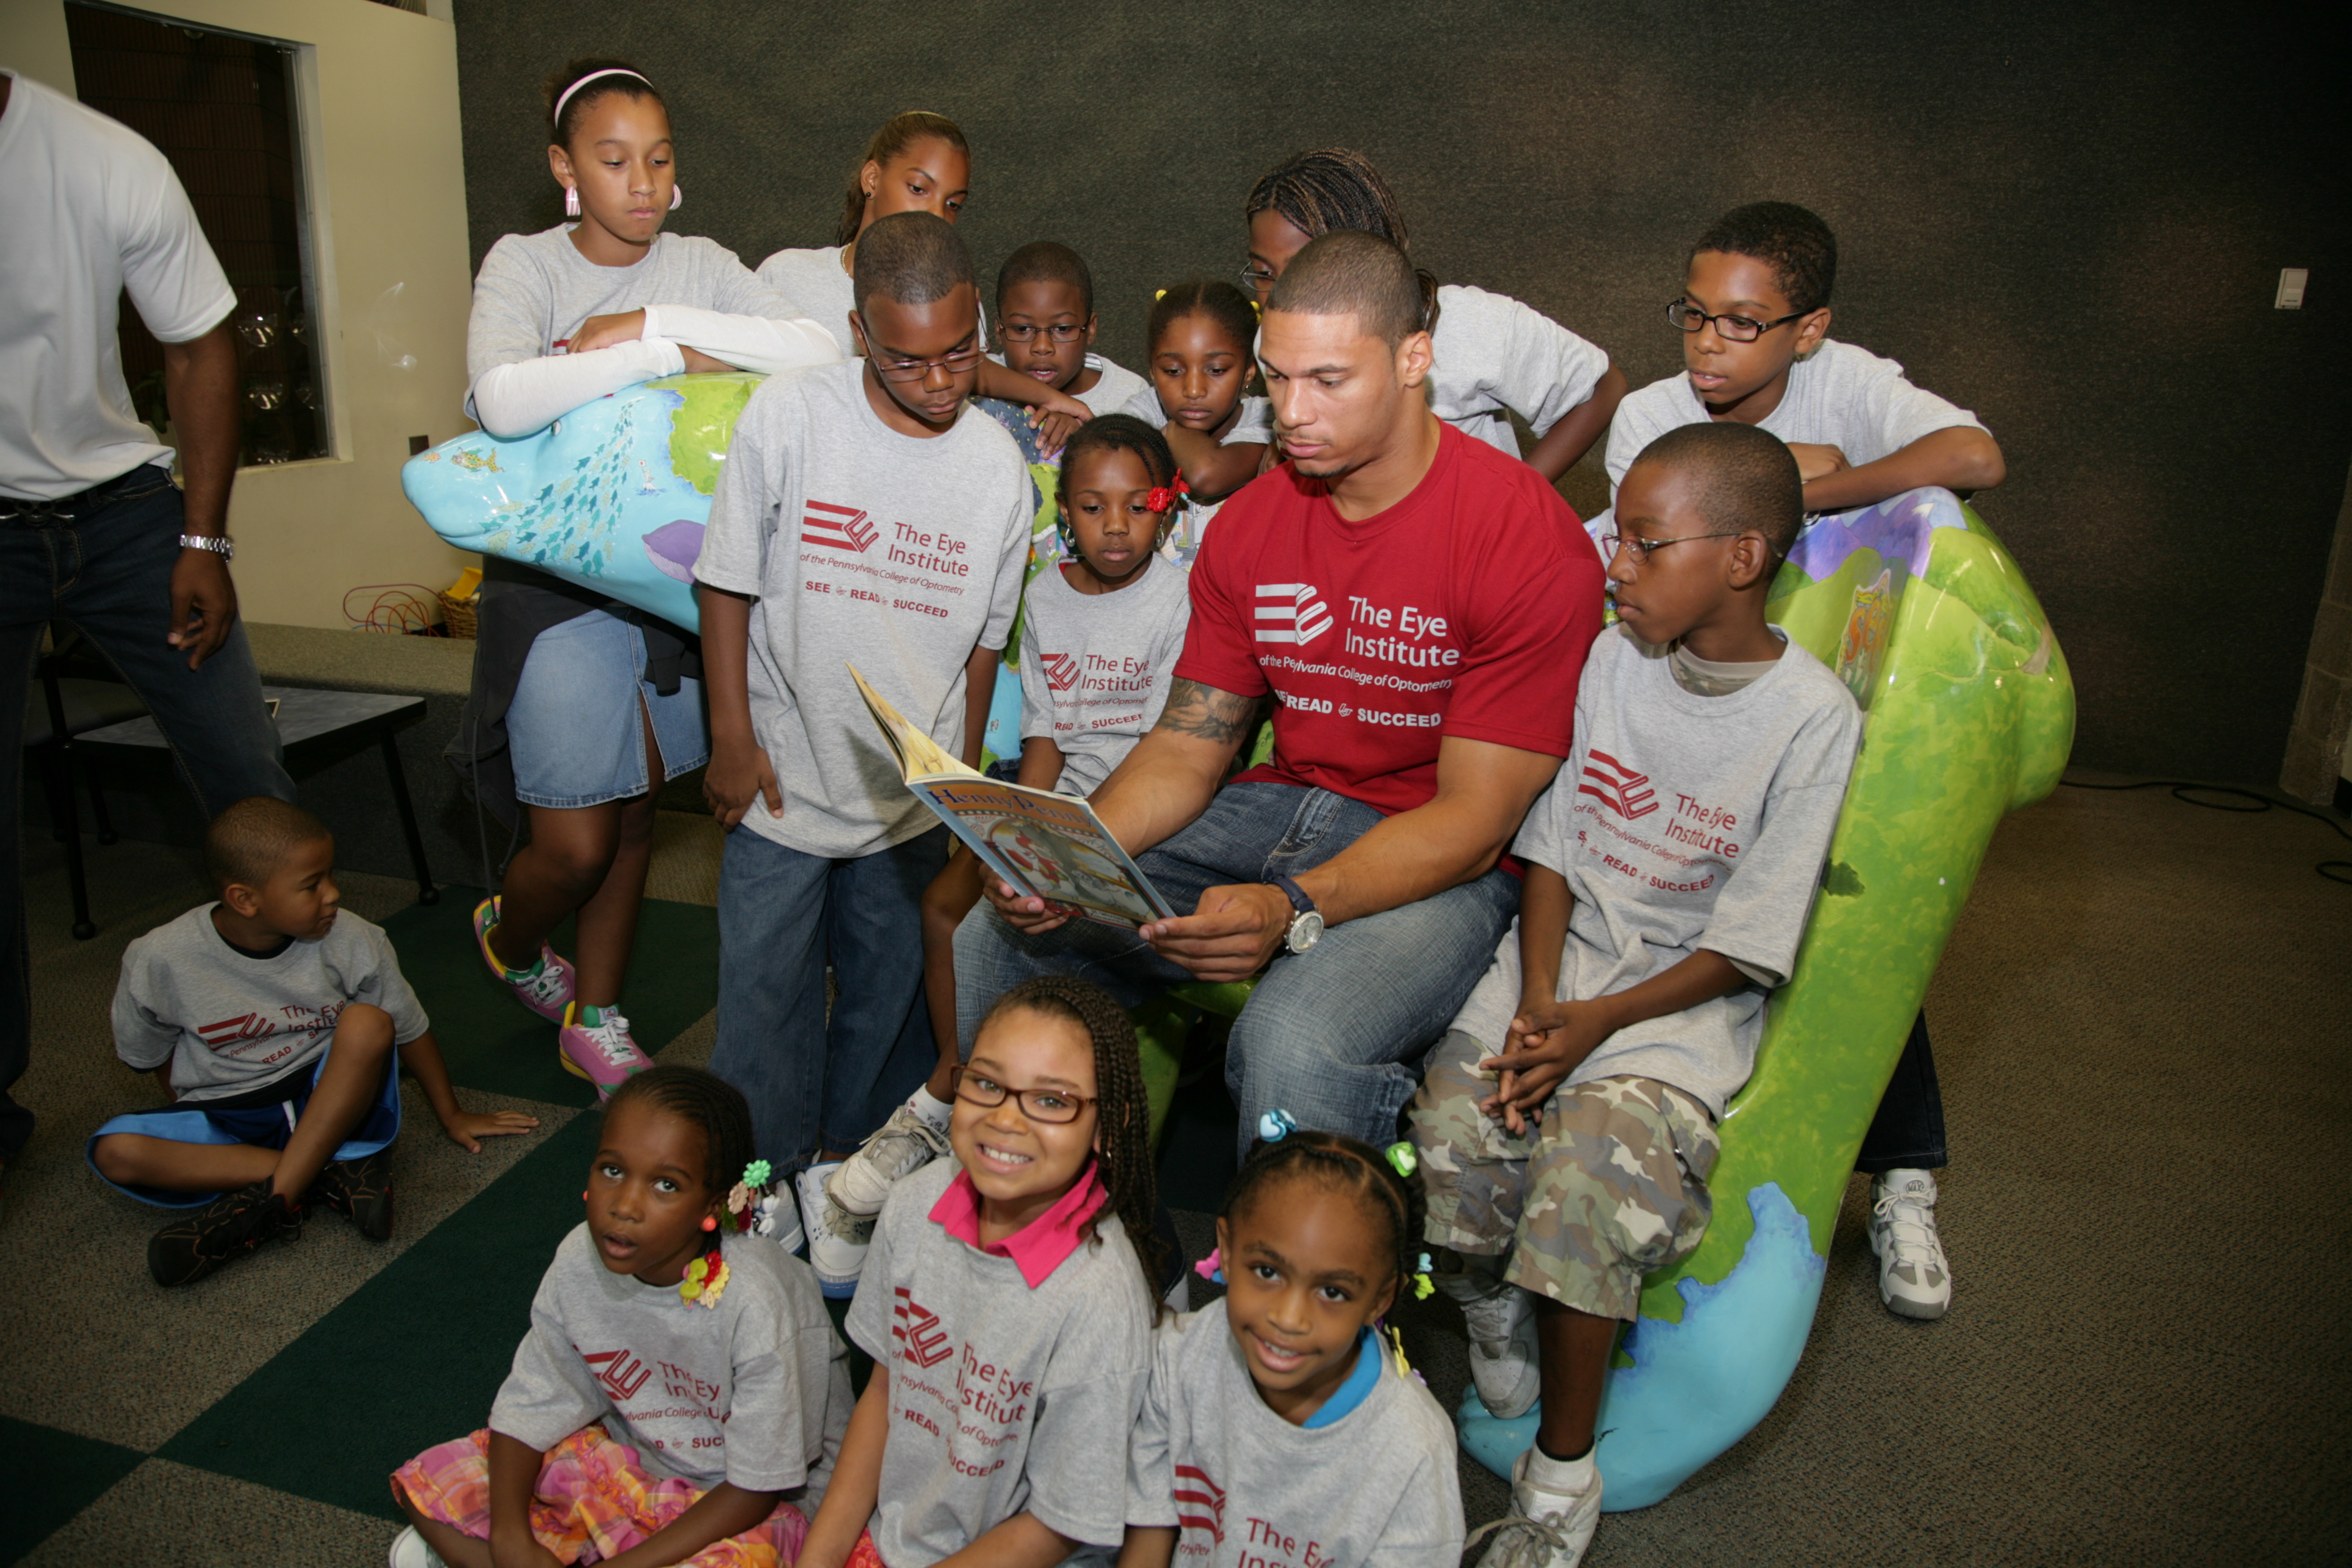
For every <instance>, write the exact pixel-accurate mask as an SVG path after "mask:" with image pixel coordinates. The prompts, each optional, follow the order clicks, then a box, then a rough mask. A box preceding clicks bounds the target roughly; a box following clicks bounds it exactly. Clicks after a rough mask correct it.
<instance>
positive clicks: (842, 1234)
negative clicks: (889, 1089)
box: [801, 1089, 953, 1299]
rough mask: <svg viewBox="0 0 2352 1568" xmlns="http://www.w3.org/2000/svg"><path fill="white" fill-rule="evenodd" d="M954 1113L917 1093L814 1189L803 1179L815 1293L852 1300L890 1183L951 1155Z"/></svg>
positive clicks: (825, 1168) (827, 1169)
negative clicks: (950, 1121) (950, 1131)
mask: <svg viewBox="0 0 2352 1568" xmlns="http://www.w3.org/2000/svg"><path fill="white" fill-rule="evenodd" d="M951 1110H952V1107H950V1106H949V1105H947V1104H945V1103H943V1102H941V1101H940V1100H933V1099H932V1098H931V1092H930V1090H929V1089H916V1090H915V1092H914V1093H913V1094H912V1095H910V1096H908V1100H907V1103H906V1104H904V1105H902V1106H900V1107H899V1108H898V1110H894V1111H892V1112H891V1113H890V1120H889V1121H885V1122H884V1123H883V1124H882V1128H881V1131H878V1132H877V1133H875V1134H874V1136H872V1137H871V1138H868V1139H867V1140H866V1142H864V1143H862V1144H860V1145H859V1146H858V1150H857V1152H856V1153H855V1154H852V1155H851V1156H850V1157H849V1158H848V1159H846V1160H844V1161H841V1162H839V1163H836V1164H831V1165H821V1166H818V1167H816V1171H817V1172H819V1173H822V1174H820V1175H819V1176H818V1178H817V1180H816V1181H815V1182H814V1183H811V1182H810V1181H809V1178H808V1176H807V1175H803V1178H802V1180H803V1186H802V1189H801V1208H802V1211H803V1218H805V1219H806V1220H807V1222H808V1231H809V1264H810V1266H811V1267H812V1268H814V1269H815V1270H816V1279H817V1285H818V1287H819V1288H820V1289H823V1290H824V1293H825V1294H826V1295H828V1296H832V1297H835V1298H836V1299H838V1298H840V1297H844V1296H848V1295H851V1294H854V1293H855V1292H856V1289H857V1276H858V1275H859V1274H860V1273H861V1272H863V1271H864V1269H865V1268H866V1248H867V1247H869V1246H870V1245H872V1243H873V1240H874V1219H875V1216H876V1215H879V1214H880V1213H881V1212H882V1200H883V1199H885V1198H887V1197H888V1196H889V1195H890V1184H892V1183H893V1182H896V1181H898V1179H899V1178H901V1177H903V1176H908V1175H911V1174H912V1173H915V1172H916V1171H919V1170H920V1169H922V1168H923V1167H924V1166H925V1165H928V1164H929V1163H931V1162H932V1161H933V1160H936V1159H939V1158H940V1157H941V1156H942V1155H946V1154H950V1153H952V1152H953V1150H952V1149H951V1148H950V1145H949V1143H948V1117H949V1115H950V1111H951Z"/></svg>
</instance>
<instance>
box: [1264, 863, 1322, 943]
mask: <svg viewBox="0 0 2352 1568" xmlns="http://www.w3.org/2000/svg"><path fill="white" fill-rule="evenodd" d="M1266 880H1267V881H1268V882H1269V883H1271V884H1272V885H1273V886H1275V887H1276V888H1278V889H1281V890H1282V896H1283V897H1284V898H1286V899H1288V900H1290V907H1291V909H1292V910H1294V911H1296V912H1294V913H1293V914H1292V915H1291V917H1290V924H1289V925H1288V926H1287V927H1286V929H1285V930H1284V931H1283V933H1282V945H1283V946H1285V947H1286V948H1288V949H1289V950H1290V951H1291V952H1306V951H1307V949H1308V948H1310V947H1313V946H1314V945H1315V944H1316V943H1317V942H1321V941H1322V940H1323V911H1322V910H1318V909H1317V908H1316V907H1315V900H1313V899H1310V898H1308V897H1307V889H1304V888H1302V887H1300V886H1299V885H1298V884H1297V882H1295V881H1293V880H1291V879H1289V878H1288V877H1286V876H1283V875H1282V874H1281V873H1279V872H1277V873H1276V874H1275V875H1274V876H1271V877H1268V878H1267V879H1266Z"/></svg>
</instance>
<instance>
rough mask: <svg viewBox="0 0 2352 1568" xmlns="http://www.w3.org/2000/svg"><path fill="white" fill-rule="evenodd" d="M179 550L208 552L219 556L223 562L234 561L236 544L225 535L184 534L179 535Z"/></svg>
mask: <svg viewBox="0 0 2352 1568" xmlns="http://www.w3.org/2000/svg"><path fill="white" fill-rule="evenodd" d="M180 548H181V549H183V550H209V551H211V552H213V553H214V554H215V555H217V556H219V557H220V558H221V559H222V560H223V561H234V560H236V542H234V541H232V540H231V539H230V538H229V537H228V535H226V534H225V533H222V534H211V533H184V534H182V535H180Z"/></svg>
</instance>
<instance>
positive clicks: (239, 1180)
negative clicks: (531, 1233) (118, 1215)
mask: <svg viewBox="0 0 2352 1568" xmlns="http://www.w3.org/2000/svg"><path fill="white" fill-rule="evenodd" d="M204 856H205V874H206V875H207V876H208V877H210V878H211V879H212V883H213V886H214V888H215V890H216V891H217V892H218V893H219V895H220V897H219V899H218V900H217V901H215V902H213V903H209V904H202V905H199V906H198V907H196V908H195V909H193V910H189V911H188V912H187V913H185V914H184V915H182V916H180V917H179V918H178V919H177V920H174V921H169V922H167V923H165V924H163V925H161V926H158V927H156V928H155V929H154V930H153V931H149V932H148V933H147V934H146V935H145V936H142V937H141V938H140V939H139V940H138V941H136V942H132V943H131V946H130V948H129V949H128V950H127V951H126V952H124V953H123V955H122V978H121V982H120V983H119V984H117V986H116V987H115V992H114V1048H115V1053H116V1054H117V1055H118V1056H120V1057H121V1058H122V1059H123V1061H125V1062H126V1063H128V1064H129V1065H130V1066H131V1067H134V1068H139V1069H141V1070H142V1071H152V1072H153V1073H154V1074H155V1076H156V1077H157V1078H158V1079H161V1080H162V1081H163V1087H164V1088H165V1089H166V1090H167V1091H169V1093H170V1094H171V1096H172V1100H173V1103H172V1104H171V1105H170V1106H168V1107H165V1108H164V1109H163V1110H143V1111H132V1112H131V1113H130V1114H128V1115H124V1116H117V1117H115V1118H113V1119H112V1120H111V1121H108V1122H107V1123H106V1124H105V1125H104V1126H102V1127H100V1129H99V1130H98V1131H96V1132H95V1133H93V1134H91V1136H90V1140H89V1151H88V1156H87V1157H88V1158H89V1163H90V1166H91V1168H92V1169H94V1170H95V1171H97V1172H98V1173H99V1174H100V1176H101V1177H103V1178H104V1179H105V1180H106V1182H107V1183H108V1184H110V1185H111V1186H113V1187H114V1188H115V1189H116V1190H117V1191H120V1192H122V1193H125V1194H128V1195H130V1196H131V1197H135V1198H138V1199H139V1200H140V1201H142V1203H152V1204H157V1205H162V1206H166V1207H179V1206H185V1205H184V1200H183V1199H182V1198H181V1197H180V1196H179V1194H204V1193H218V1194H220V1196H218V1197H216V1198H215V1199H214V1200H213V1201H212V1202H211V1203H209V1204H205V1205H203V1206H202V1207H200V1208H198V1209H197V1210H196V1212H195V1213H194V1214H192V1215H184V1216H183V1217H181V1218H179V1219H175V1220H173V1222H172V1223H171V1224H169V1225H167V1226H164V1227H163V1229H162V1230H159V1231H157V1232H156V1233H155V1237H154V1239H153V1240H152V1241H151V1242H150V1243H149V1244H148V1247H147V1268H148V1272H149V1273H151V1274H152V1275H153V1276H154V1278H155V1282H156V1283H157V1284H158V1285H166V1286H169V1285H188V1284H193V1283H194V1282H195V1281H196V1280H198V1279H203V1278H204V1277H205V1275H207V1274H210V1273H212V1272H213V1271H214V1270H215V1269H216V1268H220V1267H221V1266H222V1265H223V1264H225V1263H230V1262H234V1261H235V1260H236V1259H237V1258H243V1257H245V1256H247V1255H248V1254H249V1253H251V1252H252V1251H253V1250H254V1249H255V1248H257V1247H259V1246H260V1245H261V1244H262V1243H263V1242H265V1241H268V1240H270V1239H272V1238H273V1237H279V1236H284V1237H288V1238H289V1239H290V1238H292V1237H297V1236H299V1235H300V1234H301V1229H302V1219H303V1215H304V1212H305V1210H306V1208H307V1207H308V1205H310V1203H311V1202H312V1201H313V1200H316V1201H318V1202H321V1203H324V1204H325V1205H327V1206H328V1207H330V1208H332V1209H334V1210H336V1211H337V1212H338V1213H340V1214H343V1215H349V1216H350V1217H351V1219H352V1222H353V1223H354V1224H356V1225H357V1226H359V1228H360V1234H361V1235H362V1236H364V1237H367V1238H368V1239H369V1240H371V1241H382V1240H383V1239H384V1238H385V1237H388V1236H390V1235H391V1234H392V1163H391V1160H390V1158H389V1157H388V1156H387V1154H386V1152H385V1151H386V1150H387V1149H388V1148H389V1146H390V1145H391V1143H392V1141H393V1139H394V1138H395V1137H396V1136H398V1134H399V1132H400V1093H399V1084H398V1074H397V1072H396V1070H395V1068H394V1058H397V1060H398V1063H399V1065H400V1066H403V1067H405V1068H408V1070H409V1071H410V1073H412V1074H413V1075H415V1079H416V1081H417V1083H418V1085H419V1086H420V1087H422V1088H423V1089H424V1090H425V1099H426V1100H428V1101H429V1102H430V1103H431V1104H432V1107H433V1113H434V1115H435V1116H436V1117H437V1118H439V1120H440V1122H441V1126H442V1128H443V1130H444V1131H446V1132H447V1133H448V1134H449V1137H450V1139H451V1141H453V1142H457V1143H459V1144H462V1145H464V1146H465V1148H467V1150H468V1151H470V1152H480V1150H481V1143H480V1142H479V1140H481V1139H483V1138H486V1137H492V1136H496V1135H499V1134H502V1133H519V1132H528V1131H531V1130H532V1129H533V1128H535V1127H537V1126H538V1125H539V1119H538V1118H537V1117H534V1116H527V1115H525V1114H523V1113H522V1112H520V1111H517V1110H502V1111H497V1112H494V1113H491V1114H488V1115H478V1114H468V1113H467V1111H465V1110H462V1109H460V1107H459V1106H458V1104H457V1096H456V1094H455V1093H453V1092H452V1091H451V1089H450V1088H449V1073H448V1069H447V1068H446V1066H444V1065H443V1063H442V1060H441V1048H440V1047H439V1046H437V1045H436V1044H435V1043H434V1039H433V1034H432V1030H431V1028H430V1027H429V1026H427V1024H426V1022H425V1010H424V1009H423V1008H422V1007H420V1006H419V1005H417V1002H416V994H415V992H414V991H411V990H410V989H409V988H408V982H407V981H406V980H404V979H403V978H402V976H401V973H400V962H399V960H398V959H397V958H395V957H394V954H393V951H392V942H391V941H390V940H389V939H388V938H386V937H385V935H384V934H383V928H382V927H381V926H377V925H374V924H373V923H371V922H370V921H364V920H362V919H361V918H360V917H359V916H358V915H355V914H352V913H349V912H348V911H345V910H341V898H342V895H341V892H340V891H339V890H338V889H337V888H336V886H335V879H334V865H335V840H334V837H333V836H332V835H331V834H329V833H328V831H327V828H326V825H325V824H323V823H321V822H320V820H319V819H318V818H317V817H315V816H311V815H310V813H309V812H307V811H304V810H303V809H302V808H301V807H300V806H298V805H289V804H288V803H287V802H285V801H282V800H274V799H272V798H270V797H269V796H268V795H254V796H252V797H250V798H248V799H246V800H241V801H238V802H237V803H236V805H231V806H230V807H229V808H228V809H227V810H226V811H224V812H222V813H221V814H220V815H219V816H216V817H215V818H213V820H212V823H211V825H210V826H208V827H206V828H205V847H204ZM197 1201H198V1202H201V1199H199V1200H197Z"/></svg>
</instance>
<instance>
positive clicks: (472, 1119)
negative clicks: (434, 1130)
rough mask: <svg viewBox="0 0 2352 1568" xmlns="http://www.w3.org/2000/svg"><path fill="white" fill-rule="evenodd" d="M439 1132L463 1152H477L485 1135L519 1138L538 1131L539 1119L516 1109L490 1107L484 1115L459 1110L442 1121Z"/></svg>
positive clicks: (480, 1150) (480, 1148)
mask: <svg viewBox="0 0 2352 1568" xmlns="http://www.w3.org/2000/svg"><path fill="white" fill-rule="evenodd" d="M441 1131H444V1132H446V1133H447V1134H449V1142H452V1143H455V1144H456V1145H457V1147H459V1148H460V1149H463V1150H464V1151H465V1152H467V1153H468V1154H478V1153H480V1152H482V1142H481V1141H482V1140H483V1139H485V1138H519V1137H520V1136H521V1135H522V1134H524V1133H526V1132H536V1131H539V1118H538V1117H536V1116H530V1115H527V1114H525V1113H524V1112H522V1111H520V1110H493V1111H490V1112H488V1113H487V1114H484V1113H480V1112H477V1111H471V1110H461V1111H459V1112H457V1114H456V1115H455V1116H452V1117H450V1118H448V1119H447V1120H446V1121H443V1122H442V1123H441Z"/></svg>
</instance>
